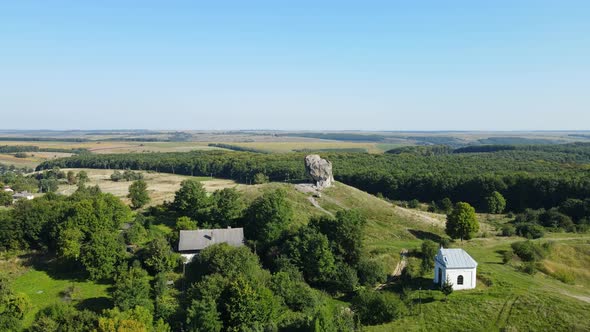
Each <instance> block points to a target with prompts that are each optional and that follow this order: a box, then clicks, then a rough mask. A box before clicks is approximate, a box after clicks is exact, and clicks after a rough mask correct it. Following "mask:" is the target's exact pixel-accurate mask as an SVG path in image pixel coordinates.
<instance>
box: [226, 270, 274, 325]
mask: <svg viewBox="0 0 590 332" xmlns="http://www.w3.org/2000/svg"><path fill="white" fill-rule="evenodd" d="M221 301H222V303H223V305H222V308H224V309H225V310H223V311H222V312H221V317H222V318H223V320H224V321H225V323H226V324H225V325H226V328H227V330H228V331H264V330H267V329H269V328H270V327H272V326H273V325H274V324H275V320H276V319H277V317H278V308H279V302H278V301H277V298H276V297H275V296H274V295H273V294H272V292H271V291H270V290H269V289H268V288H266V287H264V286H261V285H256V286H255V285H253V284H251V283H250V281H248V280H247V279H244V278H243V277H241V276H239V277H237V278H236V279H235V280H233V281H231V282H230V284H229V287H228V288H227V289H226V290H225V292H224V293H223V295H222V299H221Z"/></svg>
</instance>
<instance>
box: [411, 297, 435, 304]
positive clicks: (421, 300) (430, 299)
mask: <svg viewBox="0 0 590 332" xmlns="http://www.w3.org/2000/svg"><path fill="white" fill-rule="evenodd" d="M435 301H436V299H435V298H434V296H427V297H423V298H417V299H412V303H413V304H414V305H416V304H419V303H422V304H427V303H432V302H435Z"/></svg>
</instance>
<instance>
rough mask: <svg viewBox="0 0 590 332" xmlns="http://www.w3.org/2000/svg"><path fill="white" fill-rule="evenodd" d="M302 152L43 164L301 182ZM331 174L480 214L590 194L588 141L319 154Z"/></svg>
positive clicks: (84, 158) (87, 158)
mask: <svg viewBox="0 0 590 332" xmlns="http://www.w3.org/2000/svg"><path fill="white" fill-rule="evenodd" d="M304 156H305V154H302V153H286V154H259V153H250V152H227V151H193V152H186V153H149V154H109V155H92V154H89V155H79V156H73V157H70V158H62V159H55V160H51V161H46V162H44V163H43V164H41V165H40V166H39V167H38V169H46V168H52V167H53V166H59V167H77V168H103V169H109V168H112V169H135V170H154V171H158V172H166V173H174V174H185V175H200V176H210V175H213V176H216V177H220V178H228V179H233V180H236V181H238V182H241V183H251V182H252V181H253V179H254V177H255V176H256V175H257V174H259V173H262V174H264V175H266V176H267V177H268V179H269V180H270V181H291V182H293V181H303V180H306V179H307V175H306V172H305V168H304V164H303V158H304ZM323 156H324V157H326V158H328V159H329V160H331V161H332V163H333V165H334V166H333V167H334V173H335V178H336V179H337V180H338V181H341V182H343V183H346V184H348V185H352V186H354V187H357V188H359V189H361V190H364V191H367V192H370V193H373V194H378V193H380V194H381V195H383V196H384V197H387V198H389V199H394V200H408V201H409V200H412V199H417V200H419V201H422V202H431V201H439V200H442V199H444V198H449V199H451V200H452V201H453V202H467V203H470V204H471V205H472V206H474V207H475V208H476V209H477V210H480V211H485V210H486V209H487V206H488V202H487V198H488V197H490V195H491V194H492V193H493V192H499V193H500V194H501V195H502V196H503V197H504V198H505V200H506V202H507V203H506V204H507V205H506V210H508V211H514V212H520V211H524V210H525V209H526V208H532V209H539V208H545V209H550V208H552V207H556V206H559V204H561V203H562V202H564V201H565V200H567V199H568V198H574V199H585V198H587V197H590V176H589V174H590V170H589V169H588V167H587V166H586V165H587V164H588V163H589V162H590V145H587V144H586V145H583V144H573V145H563V146H542V147H535V148H532V147H529V148H523V149H520V148H519V149H516V150H503V151H497V152H488V153H458V154H443V155H428V156H424V155H416V154H412V153H401V154H397V155H394V154H384V155H372V154H358V153H325V154H323Z"/></svg>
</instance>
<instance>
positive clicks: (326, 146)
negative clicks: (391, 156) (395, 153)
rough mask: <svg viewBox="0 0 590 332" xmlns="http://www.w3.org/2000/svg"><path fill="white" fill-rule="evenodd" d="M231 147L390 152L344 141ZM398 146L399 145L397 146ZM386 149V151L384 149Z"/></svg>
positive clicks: (252, 144)
mask: <svg viewBox="0 0 590 332" xmlns="http://www.w3.org/2000/svg"><path fill="white" fill-rule="evenodd" d="M231 145H236V146H241V147H245V148H250V149H256V150H261V151H267V152H279V153H281V152H292V151H300V150H305V151H318V152H332V151H359V152H369V153H383V152H384V151H386V150H389V149H388V147H389V146H390V145H389V144H377V143H371V142H369V143H365V142H362V143H357V142H344V141H328V140H321V141H295V142H236V143H231ZM396 146H398V145H396ZM384 148H385V149H384Z"/></svg>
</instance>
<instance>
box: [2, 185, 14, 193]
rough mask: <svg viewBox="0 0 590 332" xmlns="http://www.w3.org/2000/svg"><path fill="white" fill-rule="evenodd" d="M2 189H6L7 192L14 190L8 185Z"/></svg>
mask: <svg viewBox="0 0 590 332" xmlns="http://www.w3.org/2000/svg"><path fill="white" fill-rule="evenodd" d="M2 190H3V191H6V192H8V193H12V192H14V190H12V188H10V187H9V186H4V187H3V188H2Z"/></svg>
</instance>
